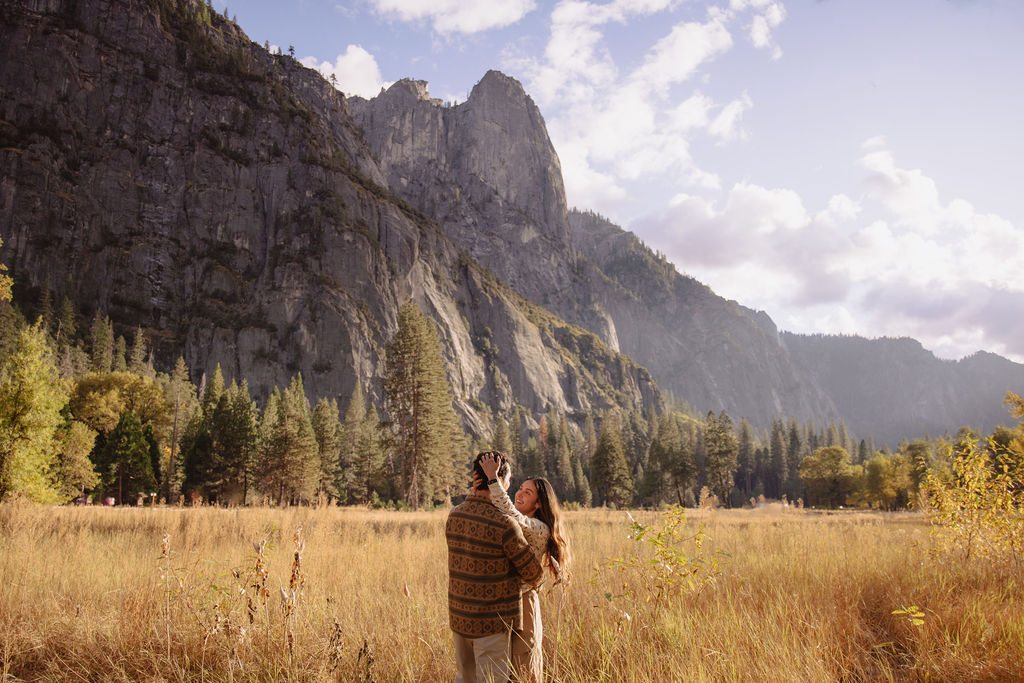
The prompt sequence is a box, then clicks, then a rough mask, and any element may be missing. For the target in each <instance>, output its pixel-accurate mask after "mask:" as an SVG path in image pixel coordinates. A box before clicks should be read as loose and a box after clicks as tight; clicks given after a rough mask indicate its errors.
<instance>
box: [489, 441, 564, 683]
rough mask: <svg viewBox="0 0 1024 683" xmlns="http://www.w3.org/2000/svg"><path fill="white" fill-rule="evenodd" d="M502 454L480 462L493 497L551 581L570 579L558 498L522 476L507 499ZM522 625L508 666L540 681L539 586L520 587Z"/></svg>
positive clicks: (541, 482) (537, 480) (546, 485)
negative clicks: (513, 495)
mask: <svg viewBox="0 0 1024 683" xmlns="http://www.w3.org/2000/svg"><path fill="white" fill-rule="evenodd" d="M503 459H504V456H503V455H502V454H501V453H499V452H497V451H493V452H491V453H490V454H488V455H485V456H484V457H483V458H482V459H481V460H480V466H481V467H482V468H483V470H484V474H486V475H487V479H488V482H494V483H489V484H488V489H489V490H490V492H491V501H492V502H493V503H494V505H495V506H496V507H497V508H498V509H499V510H501V511H502V512H503V513H505V514H506V515H508V516H509V517H511V518H512V519H513V520H514V521H515V522H517V523H518V524H519V525H520V526H521V527H522V529H523V535H524V536H525V537H526V541H527V542H528V543H529V544H530V548H532V549H533V552H534V553H535V554H536V555H537V559H538V560H539V561H540V562H541V564H543V565H546V566H547V567H548V569H549V570H550V571H551V575H552V576H553V577H554V579H555V584H556V585H557V584H559V583H568V581H569V564H570V562H571V561H572V552H571V550H570V548H569V537H568V536H566V535H565V529H564V527H563V525H562V517H561V515H562V511H561V508H560V507H559V505H558V496H557V495H555V490H554V489H553V488H552V487H551V483H550V482H549V481H548V480H547V479H545V478H544V477H533V478H532V479H527V480H525V481H524V482H523V483H522V484H521V485H520V486H519V490H518V491H517V492H516V502H515V505H513V504H512V501H511V500H509V497H508V493H507V492H506V491H505V489H504V486H503V484H502V481H501V480H500V479H498V478H497V472H498V467H499V466H500V465H501V461H502V460H503ZM522 595H523V628H522V629H521V630H517V631H516V634H515V636H513V639H512V668H513V670H514V671H516V672H517V673H518V675H519V680H521V681H536V682H538V683H539V681H541V680H543V671H544V654H543V650H542V649H541V644H542V642H543V634H544V632H543V628H542V625H541V618H540V596H539V594H538V593H537V588H536V587H533V586H529V585H523V586H522Z"/></svg>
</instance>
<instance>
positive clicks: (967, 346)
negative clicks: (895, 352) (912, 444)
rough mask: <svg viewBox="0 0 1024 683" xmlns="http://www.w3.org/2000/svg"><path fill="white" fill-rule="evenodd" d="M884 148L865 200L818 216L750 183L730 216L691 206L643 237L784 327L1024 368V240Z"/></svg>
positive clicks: (867, 164)
mask: <svg viewBox="0 0 1024 683" xmlns="http://www.w3.org/2000/svg"><path fill="white" fill-rule="evenodd" d="M882 144H883V141H882V140H874V141H873V142H872V144H871V148H872V150H873V151H872V152H871V153H869V154H868V155H867V156H865V157H864V159H862V168H863V169H864V171H865V182H866V183H867V187H868V188H869V192H868V194H867V195H866V196H865V197H863V198H862V199H861V200H860V201H855V200H853V199H851V198H850V197H849V196H848V195H844V194H838V195H834V196H833V197H832V198H831V199H829V201H828V202H827V205H826V206H825V207H824V208H822V209H821V210H819V211H817V212H815V213H811V212H808V211H806V210H805V208H804V206H803V203H802V201H801V199H800V198H799V196H797V195H796V194H795V193H794V192H792V191H790V190H785V189H769V188H764V187H760V186H757V185H753V184H749V183H738V184H736V185H734V186H733V187H732V189H731V190H730V191H729V192H728V195H727V196H726V197H725V201H724V204H721V205H718V204H715V203H713V202H711V201H710V200H708V199H706V198H701V197H695V196H690V195H679V196H677V197H676V198H675V199H674V200H673V201H672V203H671V205H670V206H669V208H668V209H667V210H665V211H662V212H659V213H655V214H652V215H651V216H649V217H648V218H646V219H644V220H642V221H638V222H637V223H635V224H634V225H633V226H630V227H631V228H632V229H635V230H637V232H638V233H639V234H641V235H643V236H644V239H645V240H646V241H647V242H648V243H649V244H651V245H652V246H654V247H655V248H658V249H660V250H662V251H664V252H665V253H666V254H667V255H668V256H669V258H670V259H672V260H673V261H674V262H675V263H676V264H677V265H678V266H679V268H680V270H681V271H683V272H687V273H689V274H691V275H693V276H694V277H697V278H698V279H699V280H702V281H703V282H706V283H707V284H709V285H710V286H711V287H712V289H714V290H715V291H716V292H718V293H720V294H722V295H723V296H726V297H729V298H733V299H736V300H738V301H740V302H742V303H744V304H746V305H748V306H752V307H755V308H762V309H764V310H766V311H768V312H769V314H771V315H772V316H773V317H774V318H775V320H776V322H777V323H778V324H779V325H780V326H781V327H782V328H783V329H791V330H794V331H797V332H830V333H834V332H837V331H847V332H856V333H858V334H863V335H866V336H912V337H915V338H917V339H919V340H920V341H921V342H922V343H923V344H924V345H925V347H926V348H929V349H931V350H933V351H935V352H936V353H940V354H942V355H945V356H947V357H948V356H955V357H959V356H963V355H967V354H969V353H971V352H973V351H975V350H977V349H979V348H985V349H988V350H992V351H994V352H996V353H1002V354H1004V355H1009V356H1011V357H1015V358H1016V359H1018V360H1021V361H1024V346H1022V343H1021V340H1022V339H1024V316H1021V315H1020V314H1019V312H1020V311H1024V231H1021V230H1019V229H1017V228H1015V226H1013V225H1012V224H1011V223H1010V222H1009V221H1007V220H1005V219H1003V218H1001V217H999V216H994V215H991V214H981V213H978V212H977V211H975V210H974V208H973V207H972V206H971V204H969V203H968V202H966V201H964V200H961V199H954V200H951V201H948V202H943V201H942V200H941V194H940V192H939V190H938V188H937V186H936V184H935V182H934V181H933V180H932V179H931V178H930V177H928V176H927V175H926V174H925V173H924V172H923V171H921V170H919V169H915V170H907V169H904V168H901V167H900V166H899V165H897V164H896V162H895V160H894V158H893V155H892V154H891V152H889V151H888V150H886V149H884V147H882V146H881V145H882Z"/></svg>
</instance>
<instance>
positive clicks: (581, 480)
mask: <svg viewBox="0 0 1024 683" xmlns="http://www.w3.org/2000/svg"><path fill="white" fill-rule="evenodd" d="M572 478H573V482H574V483H575V484H576V490H575V491H574V492H573V495H572V498H571V499H572V500H574V501H576V502H577V503H579V504H580V505H582V506H584V507H590V504H591V502H592V501H593V493H592V492H591V490H590V482H589V481H587V475H586V474H584V473H583V463H582V462H581V461H580V456H579V454H578V453H576V452H575V451H574V452H573V454H572Z"/></svg>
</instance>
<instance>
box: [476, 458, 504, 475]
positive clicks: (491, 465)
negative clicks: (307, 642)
mask: <svg viewBox="0 0 1024 683" xmlns="http://www.w3.org/2000/svg"><path fill="white" fill-rule="evenodd" d="M499 467H501V461H500V460H499V459H498V456H497V455H496V454H494V453H488V454H487V455H485V456H484V457H482V458H480V469H482V470H483V471H484V474H486V475H487V480H488V481H490V480H491V479H497V477H498V468H499Z"/></svg>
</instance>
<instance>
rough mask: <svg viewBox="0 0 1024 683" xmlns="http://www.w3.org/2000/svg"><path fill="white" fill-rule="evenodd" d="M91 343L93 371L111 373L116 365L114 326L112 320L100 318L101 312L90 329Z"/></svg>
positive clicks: (97, 313) (93, 320)
mask: <svg viewBox="0 0 1024 683" xmlns="http://www.w3.org/2000/svg"><path fill="white" fill-rule="evenodd" d="M90 341H91V343H92V346H91V348H92V355H91V356H90V358H91V360H92V371H93V372H110V371H111V369H112V368H113V365H114V326H113V324H111V322H110V318H108V317H106V316H104V317H102V318H101V317H100V313H99V311H96V315H94V316H93V319H92V327H91V328H90Z"/></svg>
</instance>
